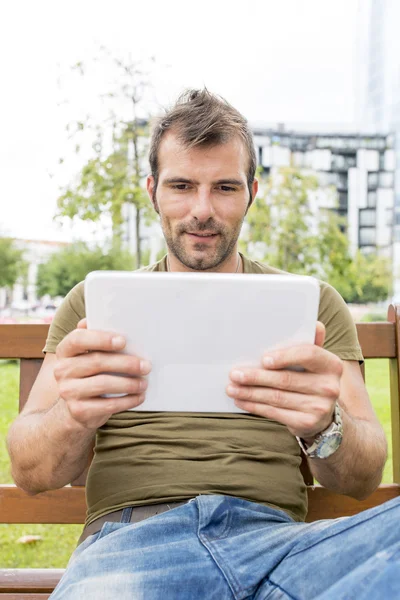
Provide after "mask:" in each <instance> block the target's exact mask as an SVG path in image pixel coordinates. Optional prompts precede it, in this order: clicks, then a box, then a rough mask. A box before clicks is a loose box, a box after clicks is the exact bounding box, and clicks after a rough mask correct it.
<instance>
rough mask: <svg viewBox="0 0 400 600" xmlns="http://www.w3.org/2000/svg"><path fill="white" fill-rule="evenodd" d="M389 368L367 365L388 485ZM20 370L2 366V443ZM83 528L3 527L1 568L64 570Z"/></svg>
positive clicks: (1, 456) (0, 475)
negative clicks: (31, 538) (30, 539)
mask: <svg viewBox="0 0 400 600" xmlns="http://www.w3.org/2000/svg"><path fill="white" fill-rule="evenodd" d="M388 369H389V364H388V361H387V360H378V359H375V360H369V361H367V365H366V381H367V388H368V391H369V393H370V397H371V399H372V403H373V405H374V408H375V410H376V412H377V414H378V417H379V419H380V421H381V423H382V424H383V427H384V429H385V432H386V435H387V437H388V441H389V452H390V456H389V459H388V462H387V464H386V467H385V473H384V479H383V480H384V482H385V483H389V482H391V481H392V459H391V436H390V400H389V398H390V396H389V372H388ZM18 374H19V370H18V366H17V365H15V364H12V363H10V364H4V363H0V382H1V385H0V408H1V410H0V439H2V440H5V436H6V433H7V430H8V427H9V425H10V424H11V422H12V421H13V420H14V418H15V417H16V416H17V411H18ZM0 482H1V483H11V482H12V480H11V475H10V468H9V459H8V454H7V451H6V447H5V442H4V441H3V443H2V444H1V445H0ZM81 530H82V526H81V525H4V524H3V525H1V524H0V568H4V567H30V568H46V567H53V568H63V567H65V566H66V565H67V562H68V559H69V557H70V556H71V554H72V552H73V550H74V548H75V546H76V542H77V540H78V538H79V535H80V533H81ZM23 535H40V536H41V537H42V540H41V541H39V542H36V543H34V544H25V545H24V544H18V543H17V540H18V538H20V537H21V536H23Z"/></svg>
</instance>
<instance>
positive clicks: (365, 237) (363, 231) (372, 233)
mask: <svg viewBox="0 0 400 600" xmlns="http://www.w3.org/2000/svg"><path fill="white" fill-rule="evenodd" d="M359 240H360V246H375V244H376V230H375V228H374V227H362V228H360V230H359Z"/></svg>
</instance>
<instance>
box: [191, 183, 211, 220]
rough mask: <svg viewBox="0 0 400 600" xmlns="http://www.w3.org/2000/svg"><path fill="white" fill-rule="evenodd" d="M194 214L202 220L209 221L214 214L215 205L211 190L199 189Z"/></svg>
mask: <svg viewBox="0 0 400 600" xmlns="http://www.w3.org/2000/svg"><path fill="white" fill-rule="evenodd" d="M192 216H193V217H195V218H196V219H197V220H198V221H201V222H204V221H207V220H208V219H209V218H210V217H212V216H214V206H213V202H212V196H211V192H210V190H205V189H204V190H198V192H197V194H196V196H195V198H194V202H193V206H192Z"/></svg>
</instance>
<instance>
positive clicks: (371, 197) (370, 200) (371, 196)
mask: <svg viewBox="0 0 400 600" xmlns="http://www.w3.org/2000/svg"><path fill="white" fill-rule="evenodd" d="M376 197H377V194H376V192H368V196H367V205H368V208H375V207H376Z"/></svg>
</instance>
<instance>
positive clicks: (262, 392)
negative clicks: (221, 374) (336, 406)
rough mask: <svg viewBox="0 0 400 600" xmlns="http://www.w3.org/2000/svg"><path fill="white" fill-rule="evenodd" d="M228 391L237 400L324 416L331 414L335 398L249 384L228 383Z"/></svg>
mask: <svg viewBox="0 0 400 600" xmlns="http://www.w3.org/2000/svg"><path fill="white" fill-rule="evenodd" d="M226 393H227V394H228V396H230V397H231V398H234V399H235V400H242V401H245V402H251V403H255V404H265V405H268V406H275V407H276V408H284V409H286V410H293V411H298V412H305V413H315V414H318V415H320V416H321V417H322V418H323V417H324V415H325V413H326V414H327V415H329V414H330V413H331V412H332V410H331V405H332V403H333V402H334V399H327V398H324V397H320V396H307V395H305V394H297V393H296V392H288V391H284V390H278V389H273V388H260V387H248V386H236V385H231V384H230V385H228V386H227V388H226Z"/></svg>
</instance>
